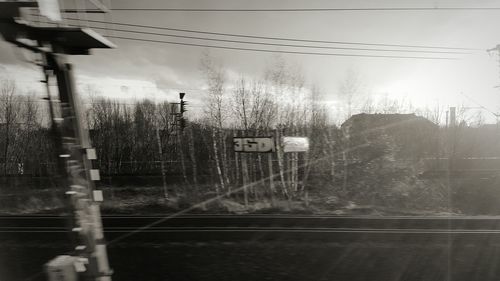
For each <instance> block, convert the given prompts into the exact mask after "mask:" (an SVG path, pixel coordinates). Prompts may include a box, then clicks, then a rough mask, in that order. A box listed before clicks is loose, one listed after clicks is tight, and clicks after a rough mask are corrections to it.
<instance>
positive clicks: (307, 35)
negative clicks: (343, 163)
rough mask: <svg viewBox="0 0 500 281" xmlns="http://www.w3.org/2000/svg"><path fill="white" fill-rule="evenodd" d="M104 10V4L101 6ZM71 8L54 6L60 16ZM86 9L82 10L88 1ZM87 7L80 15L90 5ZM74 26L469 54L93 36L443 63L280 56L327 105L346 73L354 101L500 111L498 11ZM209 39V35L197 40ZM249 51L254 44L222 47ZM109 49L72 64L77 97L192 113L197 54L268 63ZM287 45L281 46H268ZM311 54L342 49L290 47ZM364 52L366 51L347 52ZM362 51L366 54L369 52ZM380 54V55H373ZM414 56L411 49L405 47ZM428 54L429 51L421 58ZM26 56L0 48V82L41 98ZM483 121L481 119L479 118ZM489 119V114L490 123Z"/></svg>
mask: <svg viewBox="0 0 500 281" xmlns="http://www.w3.org/2000/svg"><path fill="white" fill-rule="evenodd" d="M104 2H105V3H106V1H104ZM71 3H73V1H65V2H61V7H62V8H70V5H71ZM89 3H90V2H89ZM89 3H87V4H86V6H87V7H90V6H91V5H90V4H89ZM107 3H111V5H109V4H108V6H110V7H111V8H114V9H119V8H200V9H215V8H224V9H254V8H255V9H265V8H372V7H373V8H375V7H500V1H498V0H497V1H490V0H488V1H486V0H485V1H472V0H467V1H466V0H453V1H451V0H449V1H436V0H434V1H429V0H419V1H416V0H413V1H408V0H399V1H389V0H371V1H359V0H358V1H355V0H346V1H319V0H316V1H304V0H288V1H277V0H274V1H273V0H255V1H236V0H213V1H202V0H197V1H195V0H183V1H180V0H179V1H168V2H166V1H160V0H148V1H131V0H120V1H107ZM69 16H71V17H76V18H78V17H79V18H80V19H81V21H79V23H80V24H82V25H92V24H94V23H89V22H86V21H85V19H91V20H101V21H102V20H106V21H109V20H111V21H114V22H119V23H129V24H140V25H149V26H160V27H169V28H179V29H191V30H201V31H209V32H221V33H233V34H245V35H255V36H267V37H287V38H300V39H308V40H328V41H346V42H367V43H385V44H405V45H425V46H449V47H458V48H474V49H477V50H475V51H471V54H457V55H450V54H447V55H442V54H430V53H428V54H418V53H416V54H412V53H400V52H399V53H392V52H390V53H389V52H373V51H372V52H367V51H359V50H358V51H345V50H344V51H343V50H329V49H305V48H294V47H283V46H258V45H245V44H236V43H222V42H206V41H202V40H195V39H180V38H169V37H162V36H156V35H141V34H129V33H123V32H118V31H109V30H108V31H106V30H104V31H103V30H98V31H99V32H101V34H103V35H113V36H126V37H133V38H145V39H153V40H167V41H176V42H185V43H195V44H211V45H220V46H231V47H235V46H236V47H244V48H259V49H267V50H272V51H284V50H288V51H299V52H300V51H307V52H327V53H343V54H382V55H389V54H391V55H411V56H427V57H431V56H446V57H457V58H459V59H457V60H424V59H401V58H400V59H397V58H392V59H391V58H369V57H340V56H314V55H303V54H282V55H281V58H282V59H284V60H285V61H286V62H287V63H289V64H290V65H298V66H300V68H301V70H302V72H303V73H304V76H305V79H306V86H307V87H317V88H320V89H321V90H322V92H323V93H324V95H325V97H326V99H327V100H328V101H332V102H334V101H335V100H337V99H338V94H339V87H340V84H341V83H342V81H344V80H345V79H346V76H347V75H348V73H353V72H354V73H356V75H358V76H359V80H360V81H361V83H362V85H363V87H362V88H363V90H362V92H363V93H362V94H363V97H367V96H370V97H373V98H375V99H377V98H381V97H385V96H387V97H390V98H394V99H400V100H406V101H409V102H411V103H412V104H413V105H414V106H416V107H432V106H435V105H436V104H439V105H441V106H446V107H447V106H462V105H465V106H469V107H478V106H482V107H486V108H488V109H489V110H490V111H492V112H499V111H500V92H499V91H500V89H498V88H495V86H497V85H500V77H499V73H500V68H499V65H498V58H497V57H496V56H492V55H489V54H488V53H487V52H486V50H487V49H491V48H493V47H495V46H496V45H497V44H500V32H499V31H500V30H499V27H500V10H489V11H485V10H474V11H471V10H469V11H463V10H461V11H456V10H455V11H442V10H438V11H341V12H339V11H335V12H332V11H323V12H172V11H119V10H118V11H112V12H111V13H110V14H108V15H102V14H85V15H83V14H79V15H77V14H71V15H69ZM114 28H121V29H127V30H142V31H149V32H164V33H169V34H178V35H190V36H202V35H196V34H186V33H181V32H173V31H159V30H146V29H140V28H133V27H123V26H114ZM203 36H207V37H211V38H214V37H216V36H212V35H203ZM216 38H221V39H233V40H247V41H255V42H264V41H265V42H273V43H276V41H270V40H262V39H248V38H246V39H245V38H230V37H223V36H217V37H216ZM110 40H111V41H113V43H115V44H116V45H117V48H116V49H112V50H95V51H93V55H92V56H73V57H71V62H73V63H74V65H75V71H76V80H77V83H78V89H79V90H80V92H81V94H82V95H86V94H88V92H92V91H89V90H88V89H93V92H97V93H99V94H100V95H104V96H108V97H111V98H120V99H127V100H139V99H142V98H150V99H156V100H165V99H166V100H170V101H175V99H176V98H177V94H178V92H181V91H182V92H186V94H187V95H186V99H187V100H193V101H194V103H193V106H202V103H201V101H202V100H203V98H204V95H205V94H206V93H205V92H204V91H203V89H204V88H205V83H204V81H203V77H202V73H201V71H200V58H201V55H202V53H203V52H207V51H208V52H209V53H210V55H211V56H212V57H214V58H216V59H217V60H220V61H221V63H222V64H223V65H224V67H225V69H226V70H227V72H228V73H229V75H230V77H233V78H237V77H240V76H246V77H254V78H261V77H262V76H263V73H264V70H265V69H266V67H268V66H269V65H270V64H272V62H273V60H275V58H276V54H272V53H265V52H252V51H241V50H222V49H212V48H202V47H193V46H180V45H169V44H160V43H152V42H146V41H132V40H122V39H110ZM277 43H288V44H290V42H277ZM293 44H302V45H304V44H309V45H321V46H337V47H338V46H342V47H346V45H332V44H319V43H303V42H295V43H293ZM347 47H358V48H363V47H364V48H368V47H367V46H347ZM370 48H371V47H370ZM378 48H386V49H387V48H389V47H378ZM410 49H412V50H414V48H410ZM426 50H430V49H426ZM29 57H30V55H29V54H27V53H25V52H22V51H20V50H18V49H16V48H15V47H13V46H11V45H9V44H7V43H5V42H3V41H2V42H0V78H2V77H3V78H10V79H14V80H16V81H17V83H18V84H19V86H20V88H22V89H27V90H34V91H39V92H40V93H43V85H41V84H40V83H38V81H39V80H40V79H41V71H40V69H39V68H38V67H36V66H34V65H33V64H30V63H28V62H26V58H29ZM485 114H486V115H488V114H489V113H487V112H486V113H485ZM490 117H492V115H491V114H490Z"/></svg>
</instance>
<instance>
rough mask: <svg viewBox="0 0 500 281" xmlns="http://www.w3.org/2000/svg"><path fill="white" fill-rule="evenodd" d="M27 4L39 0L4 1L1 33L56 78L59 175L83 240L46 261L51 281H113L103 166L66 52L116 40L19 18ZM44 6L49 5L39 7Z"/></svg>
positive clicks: (75, 52) (52, 102) (34, 4)
mask: <svg viewBox="0 0 500 281" xmlns="http://www.w3.org/2000/svg"><path fill="white" fill-rule="evenodd" d="M54 2H55V1H54ZM44 3H45V4H47V1H44ZM55 3H57V2H55ZM28 7H31V8H34V7H38V4H37V2H34V1H16V2H12V1H10V2H0V34H1V35H2V36H3V38H4V39H5V40H6V41H8V42H10V43H12V44H14V45H16V46H18V47H21V48H24V49H27V50H30V51H32V52H34V53H36V54H39V55H40V56H41V58H42V63H40V64H39V65H40V66H41V67H42V69H43V71H44V74H45V76H46V80H45V81H44V82H45V83H47V86H48V83H49V81H50V80H51V79H54V78H55V79H56V80H57V89H58V95H59V100H51V99H50V98H49V99H50V100H49V106H50V107H51V108H50V112H51V115H52V116H51V118H52V126H53V132H54V135H55V136H56V137H55V142H56V144H57V145H56V146H57V147H58V149H57V151H56V156H57V159H58V162H59V167H60V169H59V173H60V177H59V178H60V180H61V182H62V184H63V185H64V186H66V187H67V188H68V191H67V192H66V194H67V195H68V197H69V199H68V200H70V202H71V206H72V213H73V219H72V224H73V226H72V229H71V231H72V233H74V234H76V235H75V236H77V238H78V239H77V240H78V241H79V242H78V244H77V245H74V248H73V249H72V250H71V253H70V254H71V255H61V256H58V257H56V258H55V259H53V260H51V261H50V262H49V263H47V264H46V271H47V275H48V280H49V281H55V280H57V281H70V280H89V281H90V280H95V281H110V280H111V273H112V271H111V269H110V267H109V263H108V257H107V251H106V244H105V240H104V235H103V230H102V222H101V214H100V208H99V203H100V202H101V201H102V200H103V196H102V191H100V190H96V189H95V186H94V181H97V180H99V179H100V176H99V170H96V169H93V168H92V161H93V160H95V159H96V153H95V150H94V149H93V148H92V147H91V145H90V140H89V137H88V134H87V131H86V130H85V129H84V128H83V125H82V122H81V116H82V115H81V113H80V108H79V103H78V97H77V93H76V91H75V88H74V87H75V83H74V78H73V66H72V65H71V64H70V63H68V62H67V55H88V54H89V51H90V49H93V48H113V47H114V44H112V43H111V42H109V41H108V40H106V39H105V38H103V37H102V36H100V35H99V34H97V33H95V32H93V31H92V30H89V29H82V28H70V27H62V26H57V27H41V26H35V25H32V24H29V23H28V22H26V21H23V20H21V14H22V10H23V9H24V8H28ZM43 9H47V6H45V7H44V8H41V9H40V11H41V12H42V10H43ZM45 12H47V11H45ZM57 13H59V11H58V10H56V9H54V10H52V11H50V13H48V14H47V16H48V17H49V18H60V15H59V17H57V16H54V14H57ZM53 107H56V108H57V109H56V110H55V109H54V108H53ZM56 114H57V116H56Z"/></svg>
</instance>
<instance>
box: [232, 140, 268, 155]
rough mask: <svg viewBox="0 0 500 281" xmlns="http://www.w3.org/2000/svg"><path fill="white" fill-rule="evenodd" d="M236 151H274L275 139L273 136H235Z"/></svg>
mask: <svg viewBox="0 0 500 281" xmlns="http://www.w3.org/2000/svg"><path fill="white" fill-rule="evenodd" d="M233 146H234V151H235V152H260V153H266V152H273V151H274V139H273V138H272V137H234V138H233Z"/></svg>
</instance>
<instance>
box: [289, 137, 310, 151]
mask: <svg viewBox="0 0 500 281" xmlns="http://www.w3.org/2000/svg"><path fill="white" fill-rule="evenodd" d="M308 150H309V138H307V137H283V151H284V152H306V151H308Z"/></svg>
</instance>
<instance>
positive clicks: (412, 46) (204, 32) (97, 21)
mask: <svg viewBox="0 0 500 281" xmlns="http://www.w3.org/2000/svg"><path fill="white" fill-rule="evenodd" d="M64 19H65V20H77V19H75V18H67V17H65V18H64ZM88 22H93V23H103V24H113V25H121V26H129V27H140V28H150V29H158V30H169V31H179V32H187V33H199V34H209V35H221V36H230V37H241V38H253V39H266V40H277V41H295V42H307V43H326V44H339V45H363V46H381V47H401V48H424V49H445V50H468V51H474V50H475V51H477V50H482V49H474V48H463V47H448V46H425V45H406V44H384V43H366V42H346V41H328V40H311V39H301V38H284V37H273V36H256V35H244V34H234V33H222V32H210V31H201V30H192V29H180V28H170V27H161V26H151V25H142V24H132V23H123V22H107V21H100V20H88Z"/></svg>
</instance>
